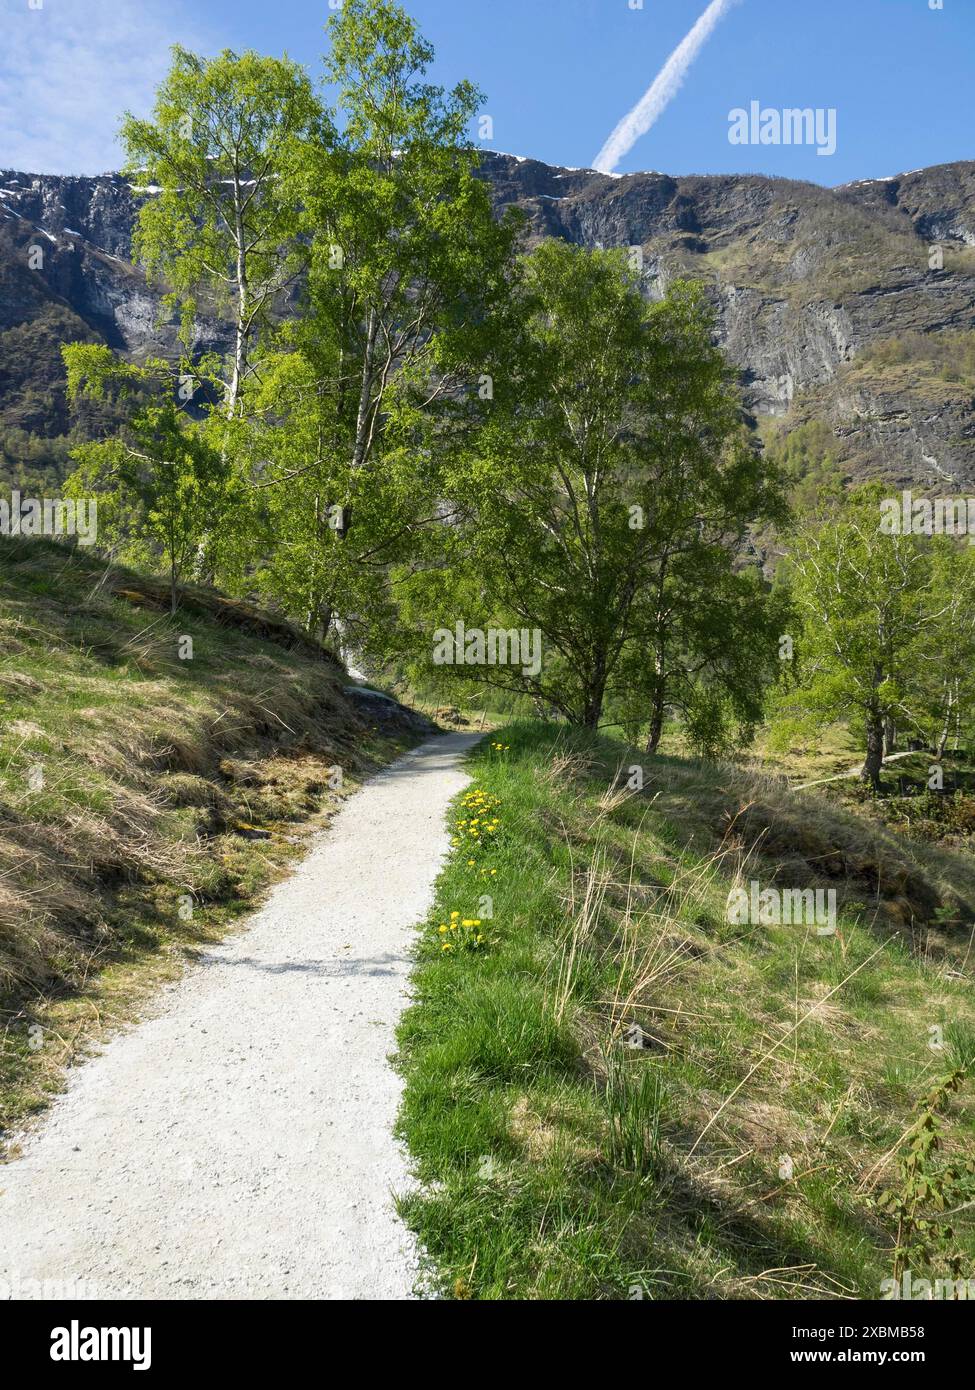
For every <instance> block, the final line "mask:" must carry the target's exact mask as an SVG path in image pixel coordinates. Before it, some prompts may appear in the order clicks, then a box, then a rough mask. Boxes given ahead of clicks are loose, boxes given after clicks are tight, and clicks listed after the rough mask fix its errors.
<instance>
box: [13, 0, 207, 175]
mask: <svg viewBox="0 0 975 1390" xmlns="http://www.w3.org/2000/svg"><path fill="white" fill-rule="evenodd" d="M35 3H36V0H35ZM174 43H180V44H183V46H184V47H186V48H192V49H197V50H199V49H204V50H206V49H209V48H212V46H213V45H212V44H210V43H208V42H207V41H206V40H205V39H204V37H203V36H202V34H201V32H200V29H199V28H198V27H197V25H196V24H195V23H194V22H192V21H188V20H187V19H186V18H185V12H184V10H183V7H182V4H181V3H180V2H179V0H43V3H42V5H41V8H39V9H32V8H31V7H30V4H29V0H0V168H6V169H17V170H22V171H23V172H25V173H32V174H99V173H104V172H106V171H108V170H111V169H116V168H118V166H119V164H120V162H121V157H122V156H121V150H120V148H119V145H118V143H117V139H116V137H117V133H118V125H119V120H120V118H121V116H122V113H123V112H124V111H125V110H126V109H129V110H132V111H134V112H136V113H137V114H142V113H147V112H148V110H149V108H150V106H151V103H152V95H153V91H154V89H155V87H156V85H157V84H158V82H159V80H160V78H161V77H162V76H163V74H164V73H165V72H166V69H167V67H168V65H169V48H170V45H171V44H174Z"/></svg>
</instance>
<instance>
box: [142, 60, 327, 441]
mask: <svg viewBox="0 0 975 1390" xmlns="http://www.w3.org/2000/svg"><path fill="white" fill-rule="evenodd" d="M323 122H324V116H323V113H322V110H321V106H320V104H319V102H318V100H317V98H316V96H315V94H314V91H313V89H312V86H311V83H310V81H309V79H308V78H307V76H306V75H305V73H304V72H303V71H302V69H301V68H300V67H299V66H298V65H297V64H296V63H292V62H290V61H289V60H288V59H286V58H282V59H278V58H265V57H262V56H261V55H259V54H257V53H253V52H246V53H243V54H240V55H238V54H236V53H233V52H232V51H230V50H229V49H228V50H225V51H224V52H223V53H221V54H219V55H218V56H217V57H216V58H212V59H206V58H200V57H198V56H197V55H195V54H193V53H188V52H187V51H186V50H185V49H184V48H181V47H179V45H176V46H174V48H173V62H172V67H171V69H170V71H169V73H168V75H167V76H166V78H165V79H164V81H163V82H162V84H161V85H160V87H159V89H158V91H157V94H156V102H155V107H154V110H153V119H152V120H151V121H146V120H138V119H136V118H135V117H134V116H131V115H129V116H127V117H126V119H125V121H124V122H123V126H122V140H123V142H124V144H125V147H126V151H127V154H128V167H127V173H128V176H129V177H131V178H132V179H133V180H137V181H138V182H139V183H140V184H141V185H142V186H144V187H146V188H148V189H150V190H151V193H150V196H149V197H148V198H147V199H146V201H145V203H144V204H143V205H142V208H141V209H140V212H139V221H138V226H137V228H136V232H135V236H134V239H133V250H134V252H135V254H136V256H137V258H138V259H139V260H140V261H141V262H142V263H143V265H144V266H145V267H146V269H147V271H148V272H149V273H150V274H155V275H159V276H160V277H161V278H162V279H163V280H164V281H165V282H166V283H167V284H168V286H169V287H170V291H171V292H170V295H169V302H170V303H172V304H178V305H179V306H180V308H181V312H182V319H183V339H184V343H185V346H186V348H187V350H189V349H190V348H191V347H192V345H193V341H194V336H195V335H194V318H195V315H196V312H197V309H198V308H204V309H206V308H210V307H212V306H219V307H224V308H226V307H229V308H231V309H232V311H233V314H234V333H235V342H234V350H233V353H232V355H231V359H230V363H229V364H228V367H229V369H228V371H227V373H226V374H223V373H220V374H218V375H220V376H221V377H222V381H221V384H222V385H223V387H224V391H225V396H226V405H227V411H228V414H229V415H231V416H232V415H234V414H235V413H236V411H237V408H238V404H239V398H240V395H241V392H242V391H243V390H244V388H245V386H246V383H247V380H248V378H249V375H250V373H251V370H252V367H253V363H252V361H251V356H250V353H251V344H252V341H253V339H254V336H255V334H256V333H257V332H258V330H259V329H260V328H261V327H262V326H264V325H266V324H267V323H268V322H269V319H270V317H271V315H272V313H273V310H274V309H275V307H276V305H277V303H278V301H279V299H280V296H281V294H282V292H283V291H284V290H285V289H286V288H287V286H288V285H289V284H290V283H291V281H292V279H293V277H294V275H295V273H296V271H297V269H298V267H299V264H300V257H299V249H298V243H297V240H296V234H297V229H298V209H299V203H298V186H297V180H296V174H297V170H298V168H299V166H300V163H301V160H302V158H304V157H306V156H307V150H308V147H309V145H310V144H311V142H313V141H317V140H319V139H322V138H327V130H325V128H324V125H323Z"/></svg>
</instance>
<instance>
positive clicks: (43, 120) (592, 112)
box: [0, 0, 975, 184]
mask: <svg viewBox="0 0 975 1390" xmlns="http://www.w3.org/2000/svg"><path fill="white" fill-rule="evenodd" d="M30 3H31V0H0V167H13V168H18V169H26V170H29V171H32V172H64V173H94V172H99V171H102V170H104V169H107V168H112V167H114V166H115V165H116V164H117V162H118V151H117V148H116V146H115V144H114V130H115V126H116V120H117V114H118V112H119V111H120V110H121V109H122V108H123V107H126V106H129V107H131V108H132V109H134V110H144V109H147V107H148V105H149V103H150V100H151V93H152V88H153V85H154V83H155V82H156V81H157V80H158V78H159V76H160V75H161V73H162V72H163V70H164V68H165V64H166V56H167V54H166V50H167V46H168V44H170V43H173V42H180V43H182V44H184V45H186V46H188V47H192V48H198V49H200V50H202V51H214V50H216V49H218V48H221V47H224V46H229V47H234V48H245V47H248V46H250V47H255V48H258V49H261V50H263V51H265V52H274V53H280V52H281V51H282V50H285V49H286V50H287V51H288V52H289V53H290V54H291V55H292V57H295V58H297V59H299V60H300V61H302V62H305V63H307V64H308V65H309V67H311V68H312V69H313V70H315V69H317V66H318V61H319V56H320V54H321V52H322V50H323V48H324V42H325V41H324V36H323V32H322V29H323V24H324V21H325V18H326V17H327V14H328V0H208V3H207V4H205V5H200V4H199V3H196V2H195V0H42V7H41V8H40V9H37V8H34V9H32V8H31V7H30ZM37 3H38V0H34V4H35V5H36V4H37ZM631 4H638V0H407V2H406V8H407V9H409V10H410V12H411V13H412V14H413V15H414V16H415V17H416V19H417V20H418V21H419V23H420V25H421V28H422V30H423V32H424V33H425V34H426V35H427V37H428V38H429V39H430V40H431V41H432V42H433V43H434V45H435V47H436V49H437V64H436V70H435V74H434V75H435V77H436V79H437V80H439V81H442V82H444V83H448V84H449V83H451V82H453V81H455V80H456V79H457V78H459V77H462V76H464V77H470V78H472V79H473V80H474V81H476V82H477V83H478V85H479V86H480V87H481V88H482V89H483V90H484V91H485V93H486V99H485V102H484V111H485V113H487V114H489V115H490V116H491V117H492V119H493V123H494V138H493V139H492V140H490V141H484V142H482V143H484V144H485V145H486V146H487V147H488V148H494V149H499V150H506V151H509V152H511V153H514V154H522V155H531V156H533V157H535V158H538V159H544V160H547V161H549V162H551V163H555V164H564V165H571V166H575V167H588V166H590V165H591V164H592V163H593V161H594V158H595V156H596V154H597V151H599V149H600V148H601V147H602V145H603V143H604V141H605V140H606V138H607V137H608V135H609V134H610V132H611V131H612V130H613V128H614V127H615V126H616V124H617V122H618V121H619V120H620V119H621V117H623V116H624V115H625V114H626V112H627V111H628V110H629V108H631V107H632V106H633V105H634V103H636V102H637V101H638V100H639V98H640V97H641V96H642V95H643V93H644V91H645V90H646V89H647V88H648V87H649V86H650V84H651V83H652V82H653V80H654V78H655V77H656V76H657V74H658V72H659V71H660V69H661V67H662V66H663V65H664V63H665V62H666V60H667V59H668V57H669V55H670V54H671V52H672V51H673V50H674V48H675V47H676V46H677V45H678V44H679V43H680V42H681V40H682V39H683V38H684V37H685V35H687V33H688V31H689V30H690V29H691V28H692V26H693V25H694V24H695V22H696V21H697V20H698V19H699V17H700V16H701V14H702V12H703V11H704V10H705V9H706V8H707V4H708V0H643V4H642V8H630V5H631ZM973 77H975V0H944V7H943V9H941V10H932V9H931V8H930V7H929V0H736V2H735V3H731V0H729V8H728V10H727V13H725V14H724V15H723V17H722V18H721V19H720V21H719V22H718V23H717V26H716V28H715V29H714V31H713V33H712V34H711V35H710V37H709V38H708V39H707V41H706V42H705V43H704V46H703V47H702V48H701V50H700V52H699V53H698V55H697V56H696V58H695V60H694V61H693V63H692V65H691V66H690V68H689V70H688V71H687V73H686V75H685V78H684V81H683V85H682V86H681V87H680V89H679V90H678V91H677V92H676V93H675V94H674V95H673V97H672V99H671V100H670V102H669V104H667V105H666V107H665V109H664V110H663V111H662V112H661V114H660V115H659V117H658V119H657V120H656V122H655V124H654V125H653V126H652V127H651V129H650V130H649V131H648V133H647V134H645V135H643V136H642V137H641V138H640V139H638V140H637V141H636V143H635V144H634V145H633V147H632V148H631V149H630V150H629V152H628V153H627V154H626V155H625V156H624V157H623V158H622V159H621V161H620V163H619V164H618V166H617V167H618V169H619V170H620V171H621V172H630V171H633V170H637V169H660V170H663V171H665V172H668V173H677V174H680V173H723V172H757V173H768V174H782V175H786V176H788V177H792V178H804V179H810V180H813V181H815V182H817V183H825V184H837V183H844V182H847V181H849V180H852V179H856V178H878V177H882V176H884V175H888V174H895V173H899V172H902V171H905V170H909V169H915V168H919V167H921V166H923V165H927V164H938V163H944V162H946V161H948V160H954V159H970V158H975V138H973V130H975V121H973V118H972V95H973ZM752 101H758V102H760V103H761V104H762V106H763V107H774V108H783V107H813V108H835V110H836V133H837V148H836V153H835V154H833V155H832V156H830V157H822V156H819V155H817V153H816V149H815V148H814V147H811V146H785V145H744V146H741V145H732V144H730V143H729V141H728V128H729V125H728V115H729V112H730V111H731V110H732V109H733V108H735V107H745V108H747V107H748V106H749V104H750V103H751V102H752Z"/></svg>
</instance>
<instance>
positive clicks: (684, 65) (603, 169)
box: [592, 0, 738, 174]
mask: <svg viewBox="0 0 975 1390" xmlns="http://www.w3.org/2000/svg"><path fill="white" fill-rule="evenodd" d="M737 3H738V0H711V3H710V5H708V7H707V9H706V10H705V11H704V13H703V14H702V15H701V18H700V19H699V20H698V21H697V23H696V24H695V25H694V28H693V29H692V30H691V31H690V33H689V34H688V35H687V36H686V38H683V39H682V40H681V41H680V43H679V44H678V45H677V47H676V48H675V49H674V51H673V53H672V54H671V55H670V57H669V58H668V59H667V61H666V63H664V65H663V67H662V68H661V69H660V71H659V72H658V73H657V76H656V77H655V78H654V80H653V83H652V84H651V86H650V87H649V88H648V89H647V91H646V92H645V93H644V94H643V96H642V97H641V98H640V100H639V101H638V102H637V104H636V106H634V108H633V110H632V111H628V112H627V114H626V115H625V116H624V117H623V119H622V120H621V121H620V123H619V125H618V126H617V127H616V129H615V130H614V131H613V133H612V135H611V136H610V137H609V139H608V140H607V141H606V143H605V145H604V146H603V147H602V149H601V150H600V151H599V153H598V154H597V155H596V158H595V159H594V160H593V166H592V167H593V168H594V169H598V170H599V171H600V173H603V174H611V173H612V172H613V170H614V169H615V168H616V166H617V164H619V162H620V160H621V159H622V158H623V156H624V155H626V154H627V153H629V151H630V150H631V149H632V148H633V146H634V145H635V144H636V142H637V140H639V138H640V136H641V135H646V133H647V131H648V130H649V129H650V127H651V126H652V125H653V123H654V121H655V120H656V119H657V117H658V116H659V115H660V114H661V113H662V112H663V110H664V109H665V107H667V106H669V104H670V102H671V101H672V99H673V98H674V97H675V96H676V95H677V93H678V92H679V91H680V88H681V85H682V83H683V81H684V78H685V77H686V76H687V71H688V69H689V67H690V66H691V64H692V63H693V61H694V59H695V58H696V57H697V55H698V53H699V52H700V51H701V49H702V48H703V47H704V45H705V43H706V42H707V40H708V39H709V38H710V37H711V33H712V31H713V30H714V29H715V28H716V27H717V24H718V21H719V20H720V19H722V18H723V17H724V15H725V14H727V12H728V10H730V9H731V7H732V5H736V4H737Z"/></svg>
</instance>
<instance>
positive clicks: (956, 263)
mask: <svg viewBox="0 0 975 1390" xmlns="http://www.w3.org/2000/svg"><path fill="white" fill-rule="evenodd" d="M483 174H484V177H485V178H486V179H487V180H488V181H489V182H490V184H491V186H492V194H493V197H494V199H495V201H496V203H497V205H498V206H499V207H502V206H505V205H507V204H511V203H514V204H516V205H518V206H519V207H520V208H522V209H523V211H524V212H525V214H526V216H527V219H528V229H529V234H530V236H531V237H532V238H540V237H544V236H558V237H564V238H566V239H568V240H570V241H573V242H578V243H582V244H585V245H588V246H596V245H601V246H607V247H608V246H620V245H622V246H630V247H633V246H639V247H641V248H642V251H643V264H644V278H645V284H646V289H647V293H648V294H649V295H651V296H656V295H659V294H661V293H662V291H663V289H664V288H665V287H666V285H667V284H668V283H669V282H670V281H671V280H673V279H674V278H676V277H678V276H682V275H685V276H692V277H694V278H697V279H700V280H702V281H703V282H704V283H705V284H706V286H707V288H708V294H709V296H710V298H711V301H712V303H713V305H714V308H715V312H716V319H717V325H718V332H719V337H720V340H721V342H722V344H723V345H724V347H725V348H726V350H727V352H728V355H729V357H730V358H731V360H732V361H733V362H734V363H735V365H736V366H737V367H738V368H739V370H740V373H741V383H742V390H743V394H744V399H745V403H746V405H747V407H748V409H749V410H750V411H751V412H752V413H753V415H754V417H755V419H756V421H757V423H758V424H759V427H760V428H761V430H762V433H763V434H764V435H765V436H766V437H767V438H768V439H769V440H770V441H772V442H775V441H776V440H777V439H779V438H780V437H781V436H782V435H783V434H784V433H785V432H788V431H789V430H791V429H794V428H798V427H800V426H803V425H806V424H808V423H809V422H810V421H819V422H822V424H823V425H825V426H826V427H827V432H828V443H829V452H830V453H831V454H832V455H833V456H834V458H835V460H836V461H837V463H838V464H839V465H840V467H841V468H842V470H843V471H844V472H845V473H846V474H847V475H848V476H851V477H855V478H861V477H867V476H874V475H877V476H883V477H885V478H887V479H889V480H890V481H891V482H892V483H895V484H897V485H899V486H900V485H903V486H908V485H911V486H915V487H918V488H920V487H927V486H934V485H937V486H939V487H943V486H944V485H945V480H946V479H952V480H954V481H955V482H956V483H957V484H959V485H962V484H965V485H971V484H975V413H973V410H972V405H973V396H975V162H966V163H959V164H947V165H941V166H937V167H935V168H931V169H923V170H918V171H916V172H915V173H911V174H904V175H901V176H898V177H896V178H890V179H883V180H871V181H867V182H862V183H854V184H850V185H847V186H845V187H841V188H836V189H826V188H821V187H819V186H817V185H813V184H804V183H795V182H792V181H789V180H783V179H769V178H764V177H759V176H752V175H743V176H731V175H721V176H714V177H699V176H694V177H685V178H672V177H670V176H668V175H665V174H652V173H647V174H633V175H627V176H623V177H611V176H607V175H603V174H598V173H595V172H594V171H592V170H575V169H558V168H552V167H550V166H549V165H546V164H541V163H539V162H537V161H534V160H529V159H519V158H516V157H514V156H511V155H500V154H489V155H487V156H486V157H485V160H484V165H483ZM144 196H151V194H150V195H147V194H146V193H144V192H140V191H138V190H133V189H132V188H131V187H130V186H129V185H128V184H127V183H126V182H125V181H123V180H122V179H120V178H118V177H103V178H57V177H53V176H32V175H25V174H18V173H13V172H2V173H0V421H2V423H3V424H4V425H6V426H7V427H11V426H14V427H17V428H19V429H20V430H26V431H29V432H31V433H32V434H35V435H46V436H52V435H54V436H56V435H58V434H61V433H63V431H64V430H65V429H66V428H67V426H68V423H69V420H68V416H67V412H66V408H65V405H64V401H63V395H62V394H61V387H60V381H61V368H60V358H59V356H58V353H57V346H58V343H59V341H61V340H63V339H65V338H92V339H101V340H103V341H105V342H108V343H110V344H111V345H112V346H113V347H117V348H119V349H121V350H123V351H125V352H128V353H132V354H134V355H136V356H140V355H143V354H145V353H148V352H158V353H165V352H167V351H171V350H172V347H173V342H174V338H175V329H174V325H173V323H172V320H171V317H170V316H168V315H166V314H165V313H163V312H162V311H161V306H160V298H159V294H158V292H156V291H155V290H154V289H152V288H150V287H148V286H147V285H146V282H145V279H144V277H143V276H142V274H141V272H140V271H139V270H138V269H137V268H136V267H134V266H133V265H132V264H131V263H130V261H129V255H130V246H131V231H132V225H133V221H134V218H135V214H136V210H137V207H138V202H139V199H140V198H141V197H144ZM32 248H35V249H34V251H33V258H34V261H35V262H36V261H37V260H38V256H37V248H39V250H40V252H41V253H42V254H41V258H40V259H41V264H40V266H39V268H31V255H32V250H31V249H32ZM199 332H200V341H199V346H200V348H201V349H203V348H217V349H219V348H221V347H222V346H223V345H224V342H225V337H224V331H223V328H222V326H221V324H220V323H219V322H215V321H213V322H203V323H201V325H200V328H199ZM39 385H40V388H41V389H39ZM819 436H821V437H825V436H824V431H823V430H820V431H819ZM6 451H7V455H8V458H9V455H10V444H9V439H8V442H7V446H6Z"/></svg>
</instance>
